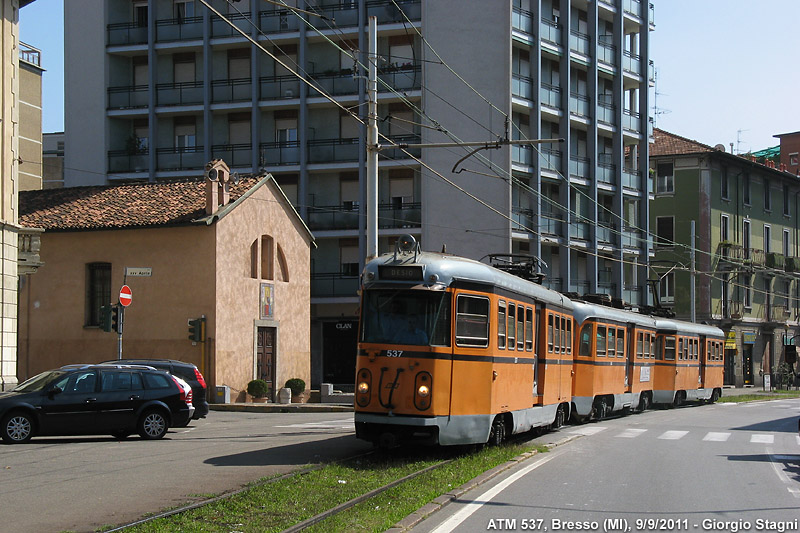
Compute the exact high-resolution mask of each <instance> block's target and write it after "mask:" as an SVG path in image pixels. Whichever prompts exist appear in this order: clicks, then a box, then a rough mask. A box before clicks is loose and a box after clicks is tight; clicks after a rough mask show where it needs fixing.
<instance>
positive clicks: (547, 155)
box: [539, 148, 562, 173]
mask: <svg viewBox="0 0 800 533" xmlns="http://www.w3.org/2000/svg"><path fill="white" fill-rule="evenodd" d="M539 154H541V158H540V161H541V166H542V170H550V171H552V172H557V173H558V172H561V157H562V154H561V150H555V149H553V148H539Z"/></svg>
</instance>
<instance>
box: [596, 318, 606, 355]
mask: <svg viewBox="0 0 800 533" xmlns="http://www.w3.org/2000/svg"><path fill="white" fill-rule="evenodd" d="M596 351H597V357H605V356H606V327H605V326H597V349H596Z"/></svg>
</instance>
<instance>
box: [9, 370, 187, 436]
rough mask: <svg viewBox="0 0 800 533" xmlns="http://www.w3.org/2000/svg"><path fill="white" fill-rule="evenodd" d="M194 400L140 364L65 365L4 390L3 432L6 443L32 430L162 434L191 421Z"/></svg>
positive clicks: (35, 432) (165, 375)
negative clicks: (192, 401)
mask: <svg viewBox="0 0 800 533" xmlns="http://www.w3.org/2000/svg"><path fill="white" fill-rule="evenodd" d="M190 402H191V399H190V398H187V394H186V393H185V392H184V390H183V387H181V385H180V384H179V383H178V381H176V380H175V379H174V378H173V377H172V376H171V375H169V374H168V373H166V372H164V371H161V370H157V369H155V368H150V367H146V366H138V365H67V366H63V367H61V368H58V369H55V370H48V371H47V372H42V373H41V374H39V375H37V376H34V377H32V378H30V379H28V380H27V381H25V382H23V383H21V384H20V385H18V386H17V387H16V388H15V389H13V390H11V391H9V392H2V393H0V436H2V438H3V440H4V441H5V442H7V443H21V442H28V441H29V440H30V439H31V437H33V436H34V435H37V436H41V435H103V434H111V435H113V436H115V437H117V438H125V437H127V436H128V435H130V434H131V433H134V432H138V433H139V435H140V436H141V437H142V438H143V439H160V438H162V437H163V436H164V435H165V434H166V433H167V429H168V428H169V427H170V426H181V425H186V423H188V420H189V417H190V416H191V403H190Z"/></svg>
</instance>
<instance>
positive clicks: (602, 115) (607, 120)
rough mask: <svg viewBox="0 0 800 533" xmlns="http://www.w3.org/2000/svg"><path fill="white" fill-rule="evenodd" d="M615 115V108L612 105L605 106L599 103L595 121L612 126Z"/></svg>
mask: <svg viewBox="0 0 800 533" xmlns="http://www.w3.org/2000/svg"><path fill="white" fill-rule="evenodd" d="M615 113H616V108H615V107H614V105H613V104H606V103H603V102H600V104H599V105H598V106H597V121H598V122H603V123H604V124H611V125H614V114H615Z"/></svg>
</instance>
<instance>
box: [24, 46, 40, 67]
mask: <svg viewBox="0 0 800 533" xmlns="http://www.w3.org/2000/svg"><path fill="white" fill-rule="evenodd" d="M19 60H20V61H24V62H25V63H30V64H31V65H35V66H37V67H41V66H42V51H41V50H39V49H38V48H34V47H33V46H31V45H29V44H26V43H24V42H22V41H20V42H19Z"/></svg>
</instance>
